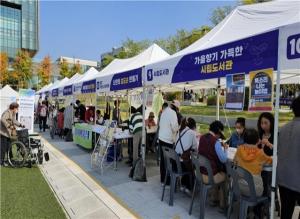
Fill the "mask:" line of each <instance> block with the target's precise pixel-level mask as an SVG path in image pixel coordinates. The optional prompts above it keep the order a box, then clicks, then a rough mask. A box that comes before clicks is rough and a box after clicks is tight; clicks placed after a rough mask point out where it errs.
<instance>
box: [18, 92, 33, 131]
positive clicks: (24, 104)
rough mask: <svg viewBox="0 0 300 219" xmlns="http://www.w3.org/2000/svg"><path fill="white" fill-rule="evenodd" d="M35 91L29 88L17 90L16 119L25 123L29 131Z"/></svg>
mask: <svg viewBox="0 0 300 219" xmlns="http://www.w3.org/2000/svg"><path fill="white" fill-rule="evenodd" d="M34 100H35V91H34V90H31V89H20V90H19V104H20V106H19V113H18V120H19V122H20V123H22V124H23V125H25V128H27V129H28V131H29V132H31V133H32V132H33V122H34Z"/></svg>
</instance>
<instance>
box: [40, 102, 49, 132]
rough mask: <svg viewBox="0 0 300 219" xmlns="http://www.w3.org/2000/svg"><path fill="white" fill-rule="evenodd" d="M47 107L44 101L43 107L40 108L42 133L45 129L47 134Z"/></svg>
mask: <svg viewBox="0 0 300 219" xmlns="http://www.w3.org/2000/svg"><path fill="white" fill-rule="evenodd" d="M47 111H48V109H47V106H46V102H45V101H43V102H42V106H41V108H40V132H41V131H42V129H43V132H45V130H46V123H47Z"/></svg>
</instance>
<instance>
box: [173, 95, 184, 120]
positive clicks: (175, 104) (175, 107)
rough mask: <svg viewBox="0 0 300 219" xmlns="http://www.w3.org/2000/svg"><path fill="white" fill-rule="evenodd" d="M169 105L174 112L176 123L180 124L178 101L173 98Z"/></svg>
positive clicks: (180, 116)
mask: <svg viewBox="0 0 300 219" xmlns="http://www.w3.org/2000/svg"><path fill="white" fill-rule="evenodd" d="M170 107H171V109H172V110H174V111H175V112H176V116H177V122H178V124H181V120H182V118H183V116H182V115H181V113H180V112H179V108H180V102H179V101H178V100H173V101H172V103H171V105H170Z"/></svg>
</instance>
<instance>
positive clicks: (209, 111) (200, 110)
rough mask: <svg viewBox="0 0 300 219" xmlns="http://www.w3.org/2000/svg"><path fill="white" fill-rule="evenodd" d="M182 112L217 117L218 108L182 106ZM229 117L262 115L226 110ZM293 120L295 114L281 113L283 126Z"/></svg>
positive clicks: (253, 117) (221, 112)
mask: <svg viewBox="0 0 300 219" xmlns="http://www.w3.org/2000/svg"><path fill="white" fill-rule="evenodd" d="M180 112H181V113H182V114H188V115H204V116H215V115H216V107H207V106H181V107H180ZM226 115H227V117H234V118H237V117H245V118H252V119H257V118H258V117H259V115H260V112H249V111H242V112H235V111H228V110H226ZM220 116H225V113H224V110H223V109H221V110H220ZM292 119H293V113H292V112H287V113H283V112H280V113H279V122H280V123H281V124H283V123H286V122H288V121H291V120H292Z"/></svg>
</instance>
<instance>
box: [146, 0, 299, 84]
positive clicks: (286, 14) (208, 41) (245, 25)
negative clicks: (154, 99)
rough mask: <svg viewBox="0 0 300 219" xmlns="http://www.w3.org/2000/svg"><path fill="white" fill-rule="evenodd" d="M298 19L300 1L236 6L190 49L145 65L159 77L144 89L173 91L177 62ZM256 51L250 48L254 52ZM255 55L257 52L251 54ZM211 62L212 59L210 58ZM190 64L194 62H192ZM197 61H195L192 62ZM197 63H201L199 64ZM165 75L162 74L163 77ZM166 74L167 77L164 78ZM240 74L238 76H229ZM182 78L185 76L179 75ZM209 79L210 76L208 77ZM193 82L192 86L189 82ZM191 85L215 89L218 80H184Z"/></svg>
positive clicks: (293, 73)
mask: <svg viewBox="0 0 300 219" xmlns="http://www.w3.org/2000/svg"><path fill="white" fill-rule="evenodd" d="M299 17H300V1H299V0H296V1H272V2H266V3H260V4H254V5H246V6H239V7H237V8H236V9H234V10H233V11H232V12H231V13H230V14H229V15H228V16H227V17H226V18H225V19H224V20H223V21H222V22H221V23H219V24H218V25H217V26H216V27H215V28H213V29H212V30H211V31H210V32H209V33H207V34H206V35H205V36H204V37H202V38H201V39H199V40H198V41H196V42H195V43H193V44H192V45H190V46H189V47H187V48H185V49H183V50H181V51H179V52H177V53H175V54H173V55H171V56H170V57H169V58H167V59H164V60H162V61H160V62H157V63H154V64H152V65H148V66H147V67H146V72H147V74H148V73H149V71H152V72H162V73H161V75H159V76H157V77H155V76H154V77H153V78H151V79H152V80H148V78H147V77H146V78H145V84H146V85H154V86H157V87H160V88H161V89H162V90H164V86H165V88H166V89H167V88H169V87H170V84H172V87H173V88H175V87H176V86H179V87H180V88H181V87H182V85H179V84H178V83H174V82H173V81H172V76H173V72H174V71H175V67H176V66H177V64H178V62H179V61H180V60H181V59H182V58H183V57H184V56H185V55H187V54H192V53H195V52H198V51H204V50H208V49H210V48H214V47H217V46H220V45H225V44H228V43H230V42H234V41H237V40H241V39H244V38H246V37H249V36H255V35H258V34H262V33H266V32H268V31H272V30H276V29H278V28H279V27H281V26H285V25H289V24H293V23H297V22H299ZM255 49H258V48H253V49H252V50H255ZM254 52H258V53H259V51H253V53H254ZM210 59H213V57H210ZM193 61H194V60H193ZM195 61H197V60H195ZM200 61H201V60H200ZM164 71H165V74H164ZM166 72H168V73H169V74H167V73H166ZM232 73H240V72H232ZM298 73H299V70H298V69H293V70H289V71H283V72H282V76H281V77H282V78H285V77H291V76H296V75H297V74H298ZM182 74H183V75H184V74H185V72H182ZM212 75H213V74H212ZM193 81H195V82H193ZM186 82H188V83H189V84H190V86H191V85H195V86H197V87H201V88H207V87H215V88H216V87H217V86H218V78H213V77H212V79H209V80H205V81H203V80H201V81H199V80H189V78H188V77H186V80H185V81H182V83H186ZM221 84H225V80H224V79H223V81H222V79H221Z"/></svg>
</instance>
